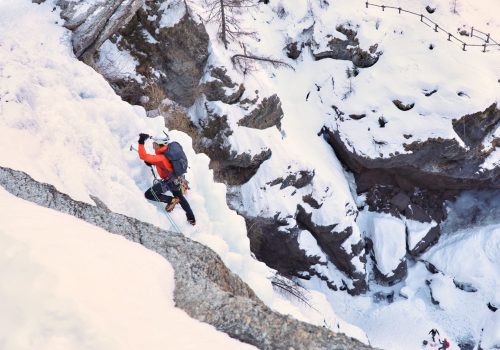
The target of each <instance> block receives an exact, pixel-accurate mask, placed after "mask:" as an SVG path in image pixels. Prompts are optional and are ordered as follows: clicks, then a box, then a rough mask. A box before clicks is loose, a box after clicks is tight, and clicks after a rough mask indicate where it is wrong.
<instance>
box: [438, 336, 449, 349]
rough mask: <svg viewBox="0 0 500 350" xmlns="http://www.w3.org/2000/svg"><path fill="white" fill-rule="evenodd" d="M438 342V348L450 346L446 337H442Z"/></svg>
mask: <svg viewBox="0 0 500 350" xmlns="http://www.w3.org/2000/svg"><path fill="white" fill-rule="evenodd" d="M439 344H441V346H440V347H439V349H438V350H446V349H448V348H449V347H450V343H449V342H448V340H447V339H446V338H444V340H443V341H440V342H439Z"/></svg>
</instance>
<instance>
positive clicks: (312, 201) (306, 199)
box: [302, 194, 323, 209]
mask: <svg viewBox="0 0 500 350" xmlns="http://www.w3.org/2000/svg"><path fill="white" fill-rule="evenodd" d="M302 200H303V201H304V202H305V203H307V204H309V205H310V206H311V207H312V208H314V209H319V208H321V207H322V206H323V203H321V204H320V203H319V202H318V201H317V200H316V199H314V198H313V196H312V194H307V195H305V196H303V197H302Z"/></svg>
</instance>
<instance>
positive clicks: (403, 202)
mask: <svg viewBox="0 0 500 350" xmlns="http://www.w3.org/2000/svg"><path fill="white" fill-rule="evenodd" d="M390 203H391V204H393V205H395V206H396V208H398V210H399V211H400V212H402V211H403V210H405V209H406V207H408V204H410V197H408V196H407V195H406V194H405V193H403V192H399V193H398V194H397V195H395V196H394V197H392V198H391V199H390Z"/></svg>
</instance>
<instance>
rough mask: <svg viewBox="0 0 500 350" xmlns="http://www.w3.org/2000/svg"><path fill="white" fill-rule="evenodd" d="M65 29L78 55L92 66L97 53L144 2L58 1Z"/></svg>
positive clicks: (139, 0) (119, 0) (115, 0)
mask: <svg viewBox="0 0 500 350" xmlns="http://www.w3.org/2000/svg"><path fill="white" fill-rule="evenodd" d="M56 4H57V6H59V7H60V9H61V18H63V19H64V21H65V23H64V26H65V27H66V28H68V29H70V30H71V31H72V33H73V34H72V39H71V41H72V43H73V50H74V52H75V55H76V56H77V57H79V58H81V59H83V60H84V61H87V62H91V61H92V56H93V54H94V53H95V51H96V50H97V49H98V48H99V47H100V46H101V45H102V44H103V43H104V42H105V41H106V40H107V39H108V38H109V37H110V36H111V35H112V34H114V33H115V32H116V31H117V30H118V29H119V28H121V27H123V26H125V25H126V24H127V23H128V22H129V21H130V20H131V19H132V17H133V16H134V15H135V13H136V11H137V10H138V9H139V8H141V7H142V6H143V5H144V0H112V1H94V0H84V1H71V0H57V1H56Z"/></svg>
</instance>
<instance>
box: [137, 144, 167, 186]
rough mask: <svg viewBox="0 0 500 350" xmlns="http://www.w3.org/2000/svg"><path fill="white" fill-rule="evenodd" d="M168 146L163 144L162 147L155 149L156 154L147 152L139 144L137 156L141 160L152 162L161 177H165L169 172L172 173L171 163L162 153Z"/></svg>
mask: <svg viewBox="0 0 500 350" xmlns="http://www.w3.org/2000/svg"><path fill="white" fill-rule="evenodd" d="M167 148H168V146H163V147H162V148H160V149H158V150H156V151H155V153H156V155H153V154H148V153H147V152H146V148H144V145H141V144H139V158H141V159H142V160H144V161H146V162H148V163H150V164H153V165H154V166H156V171H157V172H158V175H160V177H161V178H162V179H167V178H168V177H169V175H170V174H171V173H173V171H174V168H173V167H172V163H170V160H168V158H167V157H165V156H164V155H163V152H165V150H166V149H167Z"/></svg>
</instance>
